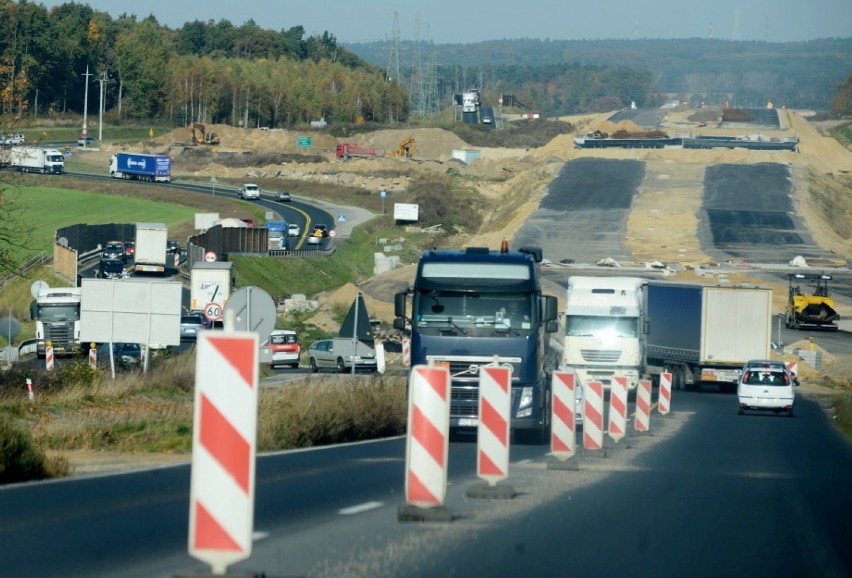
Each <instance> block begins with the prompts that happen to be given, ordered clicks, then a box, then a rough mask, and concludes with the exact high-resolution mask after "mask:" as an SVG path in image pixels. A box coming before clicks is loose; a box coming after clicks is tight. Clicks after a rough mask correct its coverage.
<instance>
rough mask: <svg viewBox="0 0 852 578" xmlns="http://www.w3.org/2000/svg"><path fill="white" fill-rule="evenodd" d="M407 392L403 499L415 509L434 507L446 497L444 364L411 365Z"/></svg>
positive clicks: (447, 376)
mask: <svg viewBox="0 0 852 578" xmlns="http://www.w3.org/2000/svg"><path fill="white" fill-rule="evenodd" d="M408 391H409V396H408V436H407V444H406V451H405V500H406V502H407V503H408V504H410V505H412V506H417V507H419V508H437V507H440V506H441V505H443V503H444V500H445V499H446V496H447V454H448V451H449V437H450V435H449V434H450V372H449V370H448V369H447V368H446V367H436V366H428V365H415V366H414V367H412V368H411V374H410V375H409V379H408Z"/></svg>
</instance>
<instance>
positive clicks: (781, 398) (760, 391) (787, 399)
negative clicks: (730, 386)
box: [737, 367, 796, 417]
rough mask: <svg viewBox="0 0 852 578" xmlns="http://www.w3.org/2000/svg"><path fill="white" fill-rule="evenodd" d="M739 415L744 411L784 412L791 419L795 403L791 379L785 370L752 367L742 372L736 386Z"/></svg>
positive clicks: (794, 392) (793, 386)
mask: <svg viewBox="0 0 852 578" xmlns="http://www.w3.org/2000/svg"><path fill="white" fill-rule="evenodd" d="M737 401H738V402H739V414H740V415H743V414H744V413H745V412H746V411H772V412H775V413H781V412H786V413H787V415H788V416H789V417H793V405H794V404H795V402H796V391H795V385H794V384H793V378H792V377H791V376H790V373H789V372H788V371H787V370H786V369H780V368H777V367H759V368H757V367H753V368H750V369H747V370H746V371H745V372H743V374H742V376H741V377H740V381H739V383H738V384H737Z"/></svg>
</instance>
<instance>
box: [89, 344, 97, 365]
mask: <svg viewBox="0 0 852 578" xmlns="http://www.w3.org/2000/svg"><path fill="white" fill-rule="evenodd" d="M89 367H91V368H92V369H97V367H98V350H97V349H95V344H94V343H92V347H90V348H89Z"/></svg>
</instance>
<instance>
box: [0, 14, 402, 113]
mask: <svg viewBox="0 0 852 578" xmlns="http://www.w3.org/2000/svg"><path fill="white" fill-rule="evenodd" d="M87 69H88V71H89V73H90V74H91V76H90V77H88V80H89V82H90V83H91V84H90V86H89V108H90V109H92V108H94V107H97V106H98V104H97V103H99V100H98V99H99V90H100V82H99V81H100V80H106V82H104V85H105V86H104V93H105V108H106V109H107V110H109V111H112V112H113V113H114V114H115V115H116V116H117V117H118V118H120V119H150V118H161V119H169V120H171V121H172V122H175V123H187V122H191V121H196V122H224V123H229V124H234V125H239V124H243V125H245V126H278V125H290V124H294V123H299V122H302V123H305V122H309V121H312V120H319V119H322V118H325V119H326V120H328V121H330V122H333V121H346V122H356V121H359V120H364V121H368V122H369V121H377V122H385V121H388V120H393V119H401V118H405V117H406V116H407V114H408V95H407V93H406V91H405V90H404V88H403V87H402V86H400V85H399V84H397V83H390V82H387V81H386V80H385V77H384V72H383V71H382V70H381V69H380V68H377V67H375V66H372V65H369V64H367V63H366V62H364V61H363V60H361V59H360V58H359V57H357V56H355V55H354V54H353V53H351V52H349V51H347V50H346V49H344V48H342V47H340V46H338V43H337V40H336V39H335V37H334V36H333V35H332V34H330V33H328V32H325V33H324V34H322V35H319V36H310V37H307V38H306V37H305V32H304V29H303V28H302V27H301V26H295V27H293V28H291V29H289V30H282V31H280V32H276V31H272V30H264V29H262V28H261V27H259V26H258V25H257V24H255V23H254V22H252V21H248V22H246V23H245V24H243V25H240V26H234V25H232V24H231V23H230V22H228V21H225V20H221V21H219V22H213V21H208V22H200V21H195V22H189V23H186V24H184V25H183V26H182V27H181V28H180V29H178V30H171V29H169V28H168V27H164V26H161V25H159V24H158V22H157V21H156V19H154V18H151V17H149V18H146V19H144V20H141V21H139V20H137V19H136V18H135V16H127V15H122V16H120V17H119V18H117V19H113V18H112V17H111V16H110V15H109V14H107V13H105V12H100V11H96V10H93V9H92V8H90V7H89V6H87V5H83V4H77V3H74V2H69V3H65V4H62V5H60V6H57V7H54V8H51V9H46V8H45V7H44V6H43V5H41V4H37V3H32V2H27V1H26V0H21V1H19V2H15V1H12V0H0V114H4V115H17V116H26V115H34V114H37V115H49V114H53V113H66V112H73V113H82V112H83V108H84V107H83V101H84V98H85V97H84V95H85V93H86V90H85V85H86V80H87V77H86V75H85V73H86V71H87ZM93 105H94V106H93Z"/></svg>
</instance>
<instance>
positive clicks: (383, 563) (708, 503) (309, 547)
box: [0, 388, 852, 578]
mask: <svg viewBox="0 0 852 578" xmlns="http://www.w3.org/2000/svg"><path fill="white" fill-rule="evenodd" d="M796 409H797V411H796V417H795V418H787V417H781V416H774V415H746V416H738V415H737V413H736V399H735V397H734V396H731V395H725V394H719V393H716V392H715V390H714V389H712V388H711V389H708V390H705V391H702V392H674V395H673V399H672V410H673V411H672V414H670V415H669V416H667V417H662V416H659V415H658V414H656V413H654V414H653V415H652V418H651V431H652V435H649V436H644V437H638V436H630V437H628V438H625V439H622V440H621V441H620V442H619V443H618V444H615V443H612V442H611V441H610V442H608V443H607V448H608V449H607V452H606V456H605V457H603V456H601V455H595V456H592V455H588V454H586V453H585V452H583V451H582V450H580V451H579V452H578V454H577V456H575V458H573V459H575V460H576V461H577V463H578V466H579V471H578V472H566V471H553V470H549V469H548V468H547V463H548V460H549V458H548V456H547V453H546V452H547V450H546V448H543V447H538V446H515V445H513V446H512V448H511V458H512V464H511V466H510V474H509V479H508V480H506V481H505V482H502V483H503V484H506V485H509V486H511V487H512V488H513V489H514V490H515V491H516V493H517V495H516V497H515V498H514V499H512V500H487V499H475V498H470V497H467V492H468V490H469V489H471V488H472V487H474V486H475V485H478V484H479V481H478V480H477V479H476V477H475V469H476V447H475V445H474V444H472V443H464V442H454V443H452V444H451V447H450V457H449V472H448V478H449V486H448V490H447V499H446V502H445V506H446V508H447V510H448V511H449V512H450V513H451V514H452V515H453V516H454V521H452V522H451V523H406V522H400V521H398V518H397V510H398V508H399V506H400V505H402V504H403V503H404V488H403V486H404V484H403V480H404V456H405V443H404V440H403V439H398V438H397V439H390V440H384V441H377V442H370V443H364V444H352V445H346V446H336V447H330V448H317V449H312V450H305V451H289V452H283V453H280V454H276V455H269V456H263V457H261V458H260V459H259V460H258V466H257V492H256V507H255V524H254V530H255V535H256V541H255V543H254V548H253V553H252V556H251V558H250V559H249V560H247V561H246V562H242V563H240V564H237V565H235V566H234V567H233V568H232V571H238V570H243V571H248V570H254V571H258V572H261V571H262V572H265V573H266V575H267V576H351V577H356V576H357V577H361V576H370V577H380V576H411V577H417V576H423V577H427V576H428V577H433V576H477V577H478V576H489V577H502V576H506V577H513V578H514V577H517V576H589V577H596V576H602V577H607V576H614V575H620V574H631V575H639V576H662V577H666V576H696V577H701V576H708V577H711V576H712V577H717V576H763V575H776V576H821V577H822V576H848V575H850V573H852V550H850V549H849V548H848V544H847V538H848V536H850V535H852V518H850V517H849V516H848V515H846V513H848V512H850V511H852V494H850V492H849V487H848V480H849V479H850V477H852V448H850V445H849V444H848V442H846V441H844V440H843V439H841V438H840V436H839V435H838V434H837V433H836V432H835V431H834V430H833V428H832V426H831V424H829V423H828V421H827V419H826V417H825V415H824V413H823V411H822V410H821V409H820V408H819V406H818V404H817V403H816V402H815V401H811V400H808V399H804V398H801V397H800V399H799V400H798V401H797V408H796ZM630 429H631V430H632V427H631V428H630ZM188 490H189V468H188V466H173V467H167V468H160V469H155V470H150V471H145V472H138V473H132V474H125V475H119V476H104V477H92V478H83V479H72V480H67V481H61V482H50V483H43V484H25V485H17V486H6V487H2V488H0V559H2V560H3V569H4V574H7V575H10V576H92V577H94V576H127V577H134V576H139V577H143V576H144V577H146V578H150V577H158V576H163V577H166V576H174V575H176V574H177V573H183V572H187V573H189V572H198V571H203V570H204V568H205V566H204V565H203V564H202V563H200V562H198V561H196V560H194V559H192V558H191V557H190V556H189V555H188V554H187V552H186V544H187V535H188V534H187V532H188V504H189V502H188V500H189V492H188Z"/></svg>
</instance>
